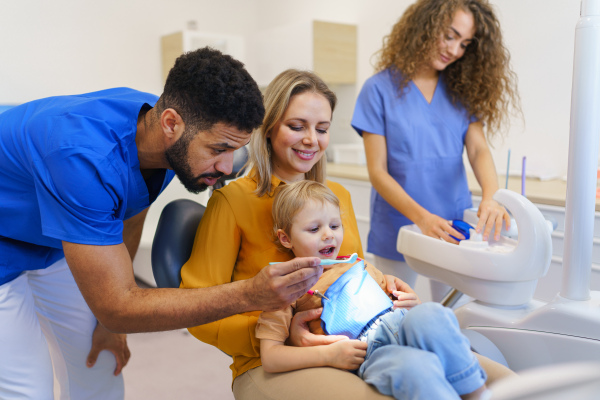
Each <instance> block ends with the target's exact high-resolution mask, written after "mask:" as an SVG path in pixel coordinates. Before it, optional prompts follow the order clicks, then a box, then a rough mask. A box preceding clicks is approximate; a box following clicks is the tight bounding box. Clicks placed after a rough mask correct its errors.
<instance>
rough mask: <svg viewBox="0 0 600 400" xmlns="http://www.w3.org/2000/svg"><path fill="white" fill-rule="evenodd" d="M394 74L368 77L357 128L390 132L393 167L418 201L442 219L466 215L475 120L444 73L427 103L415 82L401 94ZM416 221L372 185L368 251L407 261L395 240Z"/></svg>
mask: <svg viewBox="0 0 600 400" xmlns="http://www.w3.org/2000/svg"><path fill="white" fill-rule="evenodd" d="M393 74H394V73H392V72H391V71H390V70H384V71H381V72H379V73H378V74H376V75H374V76H372V77H371V78H369V79H368V80H367V81H366V82H365V84H364V86H363V88H362V90H361V92H360V94H359V96H358V99H357V102H356V106H355V109H354V115H353V117H352V127H353V128H354V129H355V130H356V131H357V132H358V134H359V135H362V133H363V132H369V133H373V134H376V135H383V136H385V138H386V143H387V163H388V172H389V173H390V175H391V176H392V177H393V178H394V179H395V180H396V181H397V182H398V183H399V184H400V185H401V186H402V188H403V189H404V190H405V191H406V192H407V193H408V194H409V195H410V196H411V197H412V198H413V199H414V200H415V201H416V202H417V203H419V204H420V205H421V206H423V207H424V208H425V209H427V210H428V211H430V212H431V213H433V214H436V215H439V216H440V217H442V218H446V219H459V218H462V214H463V211H464V210H465V209H466V208H470V207H471V206H472V202H471V192H470V191H469V187H468V184H467V177H466V173H465V168H464V164H463V156H462V155H463V149H464V142H465V136H466V133H467V130H468V128H469V125H470V124H471V123H472V122H474V121H475V120H476V119H475V118H472V117H470V116H469V115H468V113H467V111H466V110H465V109H464V107H462V106H460V105H458V104H454V103H453V102H452V99H451V97H450V94H449V93H448V90H447V87H446V85H445V83H444V79H443V75H441V76H440V79H439V81H438V84H437V87H436V89H435V93H434V95H433V98H432V100H431V103H428V102H427V100H426V99H425V97H424V96H423V94H422V93H421V91H420V90H419V89H418V88H417V87H416V85H415V84H414V83H413V82H412V81H410V82H409V83H408V86H407V87H406V89H405V90H404V92H403V93H402V94H401V95H399V92H398V86H397V84H396V83H395V81H397V80H395V79H394V75H393ZM412 223H413V222H412V221H410V220H409V219H408V218H407V217H405V216H404V215H402V214H401V213H400V212H398V211H397V210H396V209H395V208H393V207H392V206H391V205H389V204H388V203H387V202H386V201H385V200H384V199H383V197H381V196H380V195H379V193H377V191H375V190H374V189H373V190H372V192H371V229H370V231H369V237H368V244H367V251H369V252H370V253H373V254H375V255H378V256H380V257H385V258H389V259H392V260H399V261H402V260H404V257H403V256H402V254H400V253H398V252H397V251H396V239H397V237H398V231H399V230H400V228H401V227H402V226H404V225H409V224H412Z"/></svg>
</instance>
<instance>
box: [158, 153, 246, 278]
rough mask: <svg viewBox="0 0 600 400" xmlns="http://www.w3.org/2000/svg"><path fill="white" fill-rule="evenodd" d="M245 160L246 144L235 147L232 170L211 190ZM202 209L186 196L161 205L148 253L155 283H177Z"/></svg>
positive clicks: (219, 185)
mask: <svg viewBox="0 0 600 400" xmlns="http://www.w3.org/2000/svg"><path fill="white" fill-rule="evenodd" d="M247 160H248V149H247V148H246V147H241V148H240V149H238V150H236V151H235V152H234V153H233V168H232V171H231V173H230V174H229V175H224V176H222V177H221V178H219V179H218V180H217V182H216V183H215V184H214V186H213V187H212V190H217V189H220V188H222V187H223V186H225V185H226V184H227V181H229V180H231V179H235V178H236V177H237V176H238V175H241V174H242V173H243V172H244V166H245V164H246V161H247ZM211 193H212V191H211ZM205 209H206V207H204V206H203V205H202V204H199V203H197V202H195V201H193V200H189V199H177V200H173V201H172V202H170V203H169V204H167V205H166V206H165V208H163V210H162V212H161V214H160V218H159V220H158V225H157V226H156V232H155V234H154V240H153V241H152V253H151V262H152V273H153V274H154V280H155V281H156V285H157V287H159V288H178V287H179V284H180V283H181V272H180V271H181V267H183V264H185V263H186V262H187V260H188V259H189V258H190V255H191V254H192V247H193V246H194V238H195V236H196V230H197V229H198V224H199V223H200V220H201V219H202V215H204V210H205Z"/></svg>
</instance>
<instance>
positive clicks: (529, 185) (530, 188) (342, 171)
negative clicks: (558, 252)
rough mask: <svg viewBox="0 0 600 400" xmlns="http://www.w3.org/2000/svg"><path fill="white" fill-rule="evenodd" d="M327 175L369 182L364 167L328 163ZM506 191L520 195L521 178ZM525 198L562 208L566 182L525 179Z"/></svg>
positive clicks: (474, 189) (473, 184) (475, 189)
mask: <svg viewBox="0 0 600 400" xmlns="http://www.w3.org/2000/svg"><path fill="white" fill-rule="evenodd" d="M327 175H328V176H331V177H336V178H345V179H355V180H359V181H367V182H368V181H369V174H368V172H367V167H366V166H365V165H356V164H336V163H328V164H327ZM467 180H468V182H469V189H470V190H471V193H473V195H474V196H481V188H480V187H479V184H478V183H477V180H476V179H475V175H474V174H473V173H472V172H467ZM498 181H499V186H500V187H501V188H503V187H504V186H505V184H506V177H505V175H499V176H498ZM508 189H509V190H512V191H514V192H517V193H521V177H520V176H509V178H508ZM525 196H526V197H527V198H528V199H529V200H530V201H531V202H532V203H536V204H546V205H551V206H557V207H564V206H565V200H566V196H567V182H566V181H564V180H562V179H549V180H540V179H535V178H527V179H526V180H525ZM596 211H600V201H599V199H596Z"/></svg>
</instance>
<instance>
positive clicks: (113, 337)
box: [86, 322, 131, 376]
mask: <svg viewBox="0 0 600 400" xmlns="http://www.w3.org/2000/svg"><path fill="white" fill-rule="evenodd" d="M102 350H108V351H110V352H111V353H113V354H114V356H115V359H116V361H117V366H116V368H115V371H114V374H115V376H117V375H119V374H120V373H121V370H122V369H123V368H124V367H125V365H127V362H128V361H129V357H130V356H131V353H130V352H129V347H127V335H124V334H120V333H112V332H109V331H108V330H107V329H106V328H105V327H103V326H102V324H101V323H100V322H96V329H94V333H93V334H92V348H91V349H90V353H89V354H88V356H87V360H86V365H87V367H88V368H92V367H93V366H94V365H95V364H96V360H97V359H98V354H100V352H101V351H102Z"/></svg>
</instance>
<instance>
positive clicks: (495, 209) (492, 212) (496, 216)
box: [475, 199, 510, 240]
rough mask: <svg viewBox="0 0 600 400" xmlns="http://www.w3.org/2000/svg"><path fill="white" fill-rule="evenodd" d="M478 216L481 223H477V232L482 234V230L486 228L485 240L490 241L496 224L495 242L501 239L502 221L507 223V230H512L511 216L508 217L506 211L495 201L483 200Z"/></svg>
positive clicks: (484, 231) (484, 232)
mask: <svg viewBox="0 0 600 400" xmlns="http://www.w3.org/2000/svg"><path fill="white" fill-rule="evenodd" d="M477 216H478V217H479V222H477V226H476V227H475V231H476V232H477V233H481V230H482V229H483V228H484V227H485V229H484V230H483V240H488V237H489V236H490V232H491V231H492V226H494V224H496V227H495V229H494V240H499V239H500V231H501V230H502V220H504V221H505V222H506V230H509V229H510V215H508V212H507V211H506V209H505V208H504V207H502V206H501V205H500V204H498V202H497V201H495V200H492V199H490V200H482V201H481V203H479V209H478V210H477Z"/></svg>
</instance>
